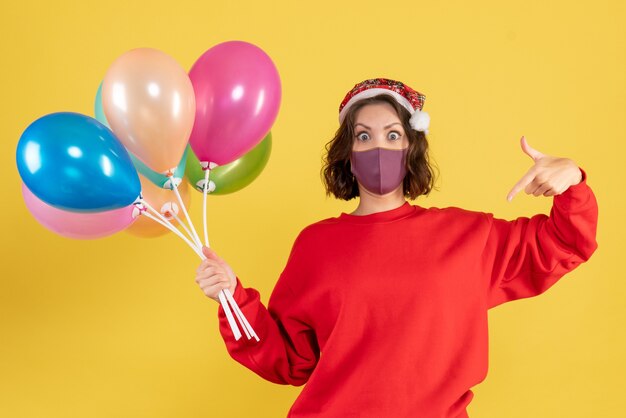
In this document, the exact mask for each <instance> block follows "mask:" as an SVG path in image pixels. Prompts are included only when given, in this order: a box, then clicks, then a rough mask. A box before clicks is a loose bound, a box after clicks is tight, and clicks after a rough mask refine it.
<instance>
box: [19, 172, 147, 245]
mask: <svg viewBox="0 0 626 418" xmlns="http://www.w3.org/2000/svg"><path fill="white" fill-rule="evenodd" d="M22 195H23V196H24V201H25V202H26V207H27V208H28V210H29V211H30V213H31V214H32V215H33V216H34V217H35V219H37V221H38V222H39V223H40V224H42V225H43V226H45V227H46V228H48V229H49V230H50V231H52V232H55V233H57V234H59V235H62V236H64V237H68V238H75V239H94V238H102V237H105V236H107V235H111V234H114V233H116V232H119V231H121V230H123V229H125V228H127V227H128V226H129V225H130V224H132V223H133V222H134V220H135V218H133V209H134V206H133V205H130V206H126V207H123V208H119V209H114V210H109V211H106V212H89V213H86V212H69V211H65V210H61V209H58V208H55V207H53V206H50V205H48V204H47V203H45V202H43V201H41V200H39V198H38V197H37V196H35V195H34V194H33V193H32V192H31V191H30V190H29V189H28V187H26V185H25V184H24V183H22Z"/></svg>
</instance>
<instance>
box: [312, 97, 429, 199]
mask: <svg viewBox="0 0 626 418" xmlns="http://www.w3.org/2000/svg"><path fill="white" fill-rule="evenodd" d="M375 103H389V104H390V105H391V106H392V107H393V108H394V109H395V110H396V113H397V114H398V117H399V118H400V121H402V126H403V127H404V132H405V134H406V136H407V138H408V140H409V148H408V152H407V155H406V170H407V173H406V176H405V177H404V180H403V183H402V184H403V186H402V188H403V193H404V196H405V197H408V198H409V199H411V200H413V199H416V198H417V197H418V196H420V195H428V194H429V193H430V191H431V189H433V188H435V189H436V187H435V176H434V173H433V168H432V167H431V166H430V163H429V158H428V141H426V135H425V134H424V132H421V131H415V130H413V128H412V127H411V125H410V124H409V119H410V118H411V114H410V113H409V111H408V110H406V109H405V108H404V107H403V106H402V105H401V104H400V103H398V102H397V101H396V100H395V99H394V98H393V97H391V96H390V95H388V94H379V95H377V96H374V97H370V98H367V99H362V100H359V101H358V102H356V103H355V104H353V105H352V106H351V107H350V108H349V109H348V111H347V113H346V116H345V118H344V120H343V122H342V123H341V125H340V126H339V129H338V130H337V132H336V133H335V136H334V138H333V139H331V140H330V141H329V142H328V143H326V147H325V148H326V156H325V157H324V158H323V163H324V164H323V166H322V172H321V174H322V178H323V180H322V181H323V183H324V186H325V187H326V195H327V196H330V195H331V194H333V195H334V196H335V197H336V198H337V199H343V200H350V199H353V198H355V197H357V196H359V187H358V184H357V181H356V179H355V178H354V175H353V174H352V171H351V170H350V167H351V166H350V155H351V153H352V145H353V144H354V139H355V133H354V119H355V114H356V112H357V111H358V110H359V109H361V108H362V107H363V106H367V105H370V104H375Z"/></svg>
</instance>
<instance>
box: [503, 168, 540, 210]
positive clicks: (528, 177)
mask: <svg viewBox="0 0 626 418" xmlns="http://www.w3.org/2000/svg"><path fill="white" fill-rule="evenodd" d="M534 178H535V170H533V169H532V168H531V169H530V170H528V172H527V173H526V174H524V176H523V177H522V178H521V179H520V180H519V181H518V182H517V183H516V184H515V186H513V188H512V189H511V191H510V192H509V194H508V195H507V196H506V200H508V201H509V202H510V201H511V200H513V197H514V196H515V195H516V194H517V193H519V191H520V190H522V189H524V188H525V187H526V186H527V185H528V184H530V182H532V181H533V179H534Z"/></svg>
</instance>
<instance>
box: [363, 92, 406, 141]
mask: <svg viewBox="0 0 626 418" xmlns="http://www.w3.org/2000/svg"><path fill="white" fill-rule="evenodd" d="M354 116H355V118H354V127H353V128H354V142H353V143H352V150H353V151H366V150H369V149H371V148H377V147H381V148H389V149H404V148H406V147H408V146H409V140H408V138H407V137H406V135H405V132H404V128H403V127H402V122H401V121H400V118H399V117H398V114H397V113H396V110H395V109H394V108H393V107H392V106H391V105H390V104H389V103H374V104H369V105H365V106H363V107H362V108H360V109H359V110H358V111H357V112H356V114H355V115H354Z"/></svg>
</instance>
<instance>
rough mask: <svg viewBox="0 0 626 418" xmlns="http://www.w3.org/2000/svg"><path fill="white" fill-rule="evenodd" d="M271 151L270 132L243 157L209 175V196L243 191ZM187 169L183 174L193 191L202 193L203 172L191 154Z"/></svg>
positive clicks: (217, 168) (264, 164)
mask: <svg viewBox="0 0 626 418" xmlns="http://www.w3.org/2000/svg"><path fill="white" fill-rule="evenodd" d="M271 150H272V134H271V132H270V133H268V134H267V136H266V137H265V138H264V139H263V140H262V141H261V142H259V144H258V145H257V146H255V147H254V148H252V150H251V151H248V152H247V153H246V154H244V155H243V157H240V158H238V159H236V160H235V161H233V162H231V163H228V164H226V165H220V166H217V167H216V168H214V169H212V170H211V172H210V173H209V184H210V183H213V185H211V186H209V190H211V189H214V190H213V191H210V194H228V193H232V192H236V191H238V190H241V189H243V188H244V187H246V186H247V185H248V184H250V183H252V182H253V181H254V179H256V178H257V177H258V176H259V174H261V171H263V168H265V166H266V164H267V161H268V160H269V158H270V152H271ZM187 158H188V161H187V168H186V170H185V174H186V175H187V178H189V181H190V183H191V184H192V185H194V186H195V189H196V190H198V191H200V192H204V170H202V166H201V165H200V161H199V160H198V157H196V156H195V155H194V153H193V152H191V151H190V152H189V153H188V157H187Z"/></svg>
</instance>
